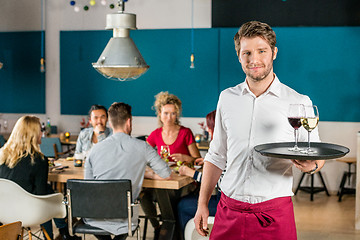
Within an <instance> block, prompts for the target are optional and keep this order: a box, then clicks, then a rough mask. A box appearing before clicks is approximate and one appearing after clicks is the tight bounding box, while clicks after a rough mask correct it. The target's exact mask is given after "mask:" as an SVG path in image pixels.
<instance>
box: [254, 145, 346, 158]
mask: <svg viewBox="0 0 360 240" xmlns="http://www.w3.org/2000/svg"><path fill="white" fill-rule="evenodd" d="M294 145H295V143H294V142H282V143H268V144H261V145H257V146H256V147H255V148H254V149H255V151H257V152H259V153H260V154H261V155H264V156H267V157H276V158H285V159H297V160H320V159H322V160H326V159H334V158H340V157H343V156H345V155H346V154H347V153H348V152H349V151H350V149H348V148H347V147H343V146H340V145H336V144H331V143H322V142H311V143H310V147H311V149H313V150H316V151H317V153H313V154H306V153H300V152H293V151H289V150H288V148H292V147H294ZM298 146H299V148H302V149H306V148H307V147H308V143H307V142H299V143H298Z"/></svg>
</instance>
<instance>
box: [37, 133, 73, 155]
mask: <svg viewBox="0 0 360 240" xmlns="http://www.w3.org/2000/svg"><path fill="white" fill-rule="evenodd" d="M40 149H41V152H42V153H43V154H44V155H45V156H46V157H51V158H55V159H58V158H59V157H61V156H62V155H65V154H67V153H68V152H67V151H66V152H62V145H61V141H60V138H55V137H54V138H53V137H46V138H41V144H40Z"/></svg>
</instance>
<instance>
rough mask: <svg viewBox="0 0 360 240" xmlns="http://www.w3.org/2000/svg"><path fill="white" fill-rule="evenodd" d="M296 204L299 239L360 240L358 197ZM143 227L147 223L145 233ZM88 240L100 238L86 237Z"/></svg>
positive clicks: (300, 198) (303, 197)
mask: <svg viewBox="0 0 360 240" xmlns="http://www.w3.org/2000/svg"><path fill="white" fill-rule="evenodd" d="M293 203H294V211H295V221H296V227H297V233H298V240H355V239H356V240H360V231H359V230H358V231H356V230H355V228H354V226H355V196H354V195H345V196H344V197H343V200H342V202H338V198H337V196H334V195H333V196H330V197H328V196H326V195H325V193H318V194H315V196H314V201H313V202H311V201H310V196H309V194H308V193H305V192H301V191H299V192H298V194H297V196H294V197H293ZM142 225H143V220H142V223H141V231H142V229H143V228H142ZM153 236H154V235H153V228H152V227H151V224H149V226H148V231H147V237H146V239H148V240H151V239H152V238H153ZM86 239H88V240H95V239H96V238H95V237H93V236H91V235H86ZM127 239H129V240H130V239H136V237H129V238H127Z"/></svg>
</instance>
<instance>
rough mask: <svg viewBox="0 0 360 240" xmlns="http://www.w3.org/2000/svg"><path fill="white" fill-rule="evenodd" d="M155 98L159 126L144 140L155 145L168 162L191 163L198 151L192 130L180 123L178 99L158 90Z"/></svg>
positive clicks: (198, 155)
mask: <svg viewBox="0 0 360 240" xmlns="http://www.w3.org/2000/svg"><path fill="white" fill-rule="evenodd" d="M155 99H156V100H155V104H154V108H155V111H156V114H157V117H158V120H159V125H160V128H157V129H156V130H154V131H153V132H152V133H151V134H150V136H149V137H148V138H147V140H146V141H147V142H148V143H149V144H150V145H151V146H153V147H157V151H158V154H159V155H160V156H162V157H163V158H168V160H169V161H170V162H177V161H181V162H187V163H193V162H194V160H195V159H196V158H199V157H200V153H199V150H198V148H197V147H196V143H195V138H194V135H193V133H192V131H191V130H190V129H189V128H186V127H183V126H181V125H180V122H179V117H180V114H181V101H180V99H179V98H178V97H177V96H175V95H174V94H169V93H168V92H160V93H159V94H157V95H156V96H155ZM167 154H170V156H168V155H167Z"/></svg>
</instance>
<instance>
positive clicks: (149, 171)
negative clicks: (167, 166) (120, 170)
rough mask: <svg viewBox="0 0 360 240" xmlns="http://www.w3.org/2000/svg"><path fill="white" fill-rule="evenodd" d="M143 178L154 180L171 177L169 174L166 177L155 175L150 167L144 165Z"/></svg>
mask: <svg viewBox="0 0 360 240" xmlns="http://www.w3.org/2000/svg"><path fill="white" fill-rule="evenodd" d="M144 178H147V179H154V180H169V179H171V176H169V177H167V178H162V177H160V176H159V175H157V174H156V173H155V172H154V171H153V170H152V169H151V168H150V167H146V169H145V175H144Z"/></svg>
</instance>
